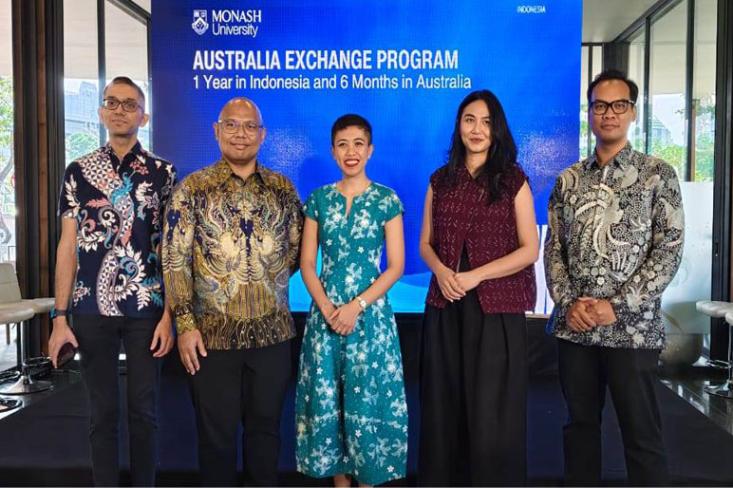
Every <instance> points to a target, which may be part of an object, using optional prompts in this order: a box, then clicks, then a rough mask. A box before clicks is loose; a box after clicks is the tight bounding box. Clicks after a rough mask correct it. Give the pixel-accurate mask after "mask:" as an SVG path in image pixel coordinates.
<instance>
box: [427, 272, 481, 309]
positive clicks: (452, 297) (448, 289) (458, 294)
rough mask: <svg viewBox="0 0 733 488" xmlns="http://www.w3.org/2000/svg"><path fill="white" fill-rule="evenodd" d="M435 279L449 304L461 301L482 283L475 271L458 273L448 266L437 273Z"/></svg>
mask: <svg viewBox="0 0 733 488" xmlns="http://www.w3.org/2000/svg"><path fill="white" fill-rule="evenodd" d="M435 278H436V279H437V280H438V287H440V292H441V293H442V294H443V296H444V297H445V298H446V300H448V301H449V302H454V301H456V300H460V299H461V298H463V297H464V296H466V293H468V292H469V291H471V290H473V289H474V288H476V287H477V286H478V285H479V283H481V278H480V277H479V276H478V275H477V273H476V271H475V270H471V271H462V272H458V273H457V272H455V271H453V270H452V269H450V268H448V267H446V266H443V267H442V268H441V269H440V270H438V271H436V272H435Z"/></svg>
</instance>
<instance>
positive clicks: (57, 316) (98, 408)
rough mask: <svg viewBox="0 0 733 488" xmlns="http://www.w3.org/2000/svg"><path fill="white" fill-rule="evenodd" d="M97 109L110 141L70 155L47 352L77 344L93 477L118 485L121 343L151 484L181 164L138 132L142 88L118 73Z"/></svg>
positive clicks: (134, 450) (137, 448) (143, 117)
mask: <svg viewBox="0 0 733 488" xmlns="http://www.w3.org/2000/svg"><path fill="white" fill-rule="evenodd" d="M99 118H100V120H101V122H102V123H103V124H104V126H105V127H106V128H107V131H108V133H109V142H108V143H107V144H106V145H104V146H102V147H100V148H99V149H97V150H96V151H93V152H92V153H90V154H87V155H85V156H82V157H80V158H79V159H77V160H76V161H74V162H73V163H71V164H70V165H69V166H68V167H67V168H66V173H65V174H64V183H63V188H62V189H61V197H60V201H59V216H60V217H61V240H60V242H59V246H58V250H57V258H56V279H55V281H56V285H55V288H56V290H55V291H56V307H55V309H54V310H53V311H52V313H51V316H52V319H53V332H52V334H51V338H50V340H49V353H50V355H51V359H52V361H53V363H54V366H57V363H58V357H59V351H60V350H61V347H62V346H63V345H64V344H67V343H71V344H72V345H73V346H75V347H78V348H79V352H80V355H81V371H82V376H83V378H84V383H85V385H86V389H87V392H88V395H89V407H90V428H89V440H90V444H91V453H92V469H93V474H94V483H95V484H96V485H105V486H107V485H112V486H114V485H118V484H119V452H118V451H119V447H118V424H119V382H118V356H119V352H120V344H121V343H122V344H124V348H125V354H126V361H127V405H128V422H129V433H130V472H131V476H132V483H133V485H144V486H151V485H154V484H155V469H156V465H157V441H156V431H157V396H158V383H159V377H160V361H161V359H160V358H162V357H163V356H165V355H166V354H167V353H168V352H169V351H170V350H171V348H172V347H173V333H172V323H171V314H170V312H169V309H168V308H167V307H166V306H165V299H164V296H163V286H162V276H161V265H160V242H161V222H162V217H163V213H164V210H165V205H166V204H167V202H168V198H169V196H170V194H171V189H172V187H173V185H174V183H175V179H176V173H175V169H174V168H173V165H172V164H171V163H169V162H167V161H165V160H163V159H160V158H159V157H158V156H156V155H154V154H152V153H150V152H148V151H146V150H144V149H143V148H142V146H141V145H140V142H139V141H138V139H137V133H138V130H139V128H140V127H143V126H144V125H145V124H146V123H147V121H148V115H147V114H146V113H145V95H144V94H143V92H142V90H141V89H140V87H139V86H137V85H136V84H135V83H134V82H133V81H132V80H130V79H129V78H126V77H117V78H115V79H113V80H112V82H110V84H109V85H107V86H106V87H105V89H104V102H103V104H102V107H100V108H99ZM70 315H73V320H72V321H71V323H72V325H73V328H72V327H70V325H69V320H68V317H69V316H70Z"/></svg>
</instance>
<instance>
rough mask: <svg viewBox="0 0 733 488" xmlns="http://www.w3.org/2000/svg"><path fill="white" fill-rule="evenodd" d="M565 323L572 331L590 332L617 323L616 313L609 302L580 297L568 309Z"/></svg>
mask: <svg viewBox="0 0 733 488" xmlns="http://www.w3.org/2000/svg"><path fill="white" fill-rule="evenodd" d="M565 321H566V322H567V324H568V327H570V330H573V331H575V332H588V331H590V330H592V329H593V328H594V327H598V326H608V325H612V324H614V323H616V312H614V310H613V305H611V302H609V301H608V300H605V299H598V298H593V297H580V298H578V299H577V300H576V301H575V302H573V304H572V305H571V306H570V308H569V309H568V311H567V313H566V314H565Z"/></svg>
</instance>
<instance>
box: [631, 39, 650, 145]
mask: <svg viewBox="0 0 733 488" xmlns="http://www.w3.org/2000/svg"><path fill="white" fill-rule="evenodd" d="M645 45H646V26H644V27H642V28H640V29H639V30H637V31H636V32H635V33H634V34H632V36H631V38H630V39H629V69H628V76H629V78H631V79H632V80H634V81H635V82H636V84H637V85H638V86H639V97H638V98H637V99H636V121H635V122H634V123H632V124H631V127H630V128H629V140H630V141H631V145H632V146H634V148H635V149H636V150H638V151H645V150H646V132H644V117H645V116H646V113H645V111H644V109H645V103H644V102H645V99H646V92H645V88H644V75H645V69H644V59H645Z"/></svg>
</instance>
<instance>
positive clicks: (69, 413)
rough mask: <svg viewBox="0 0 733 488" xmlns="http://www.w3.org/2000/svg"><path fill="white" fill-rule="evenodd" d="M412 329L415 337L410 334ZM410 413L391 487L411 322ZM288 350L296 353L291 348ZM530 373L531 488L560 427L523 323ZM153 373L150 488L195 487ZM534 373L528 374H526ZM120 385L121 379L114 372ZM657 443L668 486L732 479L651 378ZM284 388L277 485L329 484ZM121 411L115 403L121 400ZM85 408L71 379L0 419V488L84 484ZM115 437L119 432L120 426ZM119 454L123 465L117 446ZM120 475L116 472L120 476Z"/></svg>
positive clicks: (178, 391) (184, 399) (550, 381)
mask: <svg viewBox="0 0 733 488" xmlns="http://www.w3.org/2000/svg"><path fill="white" fill-rule="evenodd" d="M416 334H417V335H416ZM400 336H401V340H402V346H403V354H404V357H405V374H406V383H407V393H408V406H409V413H410V425H409V428H410V446H409V447H410V452H409V459H408V472H409V476H408V478H407V479H406V480H402V482H398V483H392V484H393V485H395V486H398V485H413V484H414V482H415V479H414V473H415V466H416V461H417V459H416V446H417V440H418V439H417V435H418V428H417V427H418V425H419V412H418V404H417V381H416V378H417V369H416V368H417V355H416V352H417V351H418V345H419V327H417V326H415V325H409V324H408V325H401V327H400ZM293 354H294V356H295V355H296V354H297V350H294V352H293ZM529 354H530V358H531V364H532V371H533V372H534V373H535V374H533V375H532V380H531V382H530V392H529V405H528V407H529V408H528V424H529V429H528V431H529V432H528V442H527V446H528V453H527V455H528V466H529V467H528V479H529V484H531V485H561V484H562V462H563V461H562V459H563V458H562V425H563V423H564V421H565V415H566V411H565V406H564V404H563V400H562V394H561V392H560V388H559V385H558V382H557V379H556V377H555V375H553V374H552V373H553V367H552V361H553V358H554V356H553V354H554V343H553V342H552V341H551V340H549V339H547V338H545V337H544V336H543V334H542V332H541V329H540V328H539V327H536V326H535V327H532V326H530V350H529ZM169 358H170V359H169V360H168V361H167V362H166V365H165V367H164V373H163V382H162V387H161V400H160V414H161V415H160V429H159V434H160V436H159V438H160V469H159V475H158V484H160V485H166V486H172V485H176V486H191V485H197V484H198V476H197V469H196V464H197V463H196V431H195V425H194V420H193V407H192V404H191V400H190V397H189V394H188V384H187V379H186V377H185V374H184V372H183V369H182V368H181V367H180V365H179V363H178V360H177V356H170V357H169ZM538 372H539V373H541V374H536V373H538ZM121 378H122V380H121V383H122V385H123V387H124V376H122V377H121ZM658 394H659V400H660V406H661V412H662V417H663V422H664V427H665V443H666V446H667V450H668V455H669V463H670V470H671V475H672V479H671V482H672V483H673V484H675V485H724V486H730V485H733V463H731V460H733V436H731V435H729V434H728V433H727V432H725V431H724V430H722V429H721V428H719V427H718V426H717V425H715V424H714V423H713V422H712V421H710V420H708V419H707V417H705V416H704V415H702V414H701V413H699V412H698V411H697V410H695V409H694V408H693V407H692V406H690V405H688V404H687V403H686V402H685V401H684V400H682V399H681V398H679V397H678V396H677V395H676V394H674V393H673V392H672V391H670V390H669V389H667V388H666V387H665V386H664V385H662V384H661V383H660V384H659V385H658ZM293 402H294V391H293V389H292V388H291V391H290V392H289V395H288V398H287V400H286V407H285V409H284V412H283V421H282V441H283V445H282V449H281V455H280V472H281V477H280V481H281V483H282V484H284V485H291V486H293V485H300V486H302V485H307V486H318V485H330V481H329V480H315V479H311V478H307V477H305V476H302V475H300V474H298V473H296V472H295V458H294V425H293ZM608 403H609V405H608V407H607V409H606V412H605V413H604V418H605V421H604V483H605V484H608V485H622V484H624V480H625V476H626V474H625V470H624V461H623V450H622V447H621V438H620V433H619V431H618V424H617V423H616V420H615V413H614V412H613V406H612V405H611V402H610V400H609V402H608ZM123 409H124V403H123ZM87 414H88V409H87V406H86V398H85V395H84V388H83V386H82V384H81V383H77V384H73V385H71V386H67V387H65V388H63V389H60V390H59V391H57V392H55V393H54V394H53V395H51V396H50V397H49V398H47V399H45V400H42V401H39V402H37V403H34V404H33V405H31V406H29V407H28V408H25V409H23V410H22V411H20V412H18V413H16V414H14V415H11V416H9V417H7V418H5V419H3V420H0V485H2V486H12V485H23V486H29V485H34V486H37V485H53V486H60V485H63V486H79V485H89V484H90V483H91V471H90V465H89V448H88V444H87V431H88V424H87V423H88V419H87ZM121 432H122V438H123V439H124V438H125V437H126V428H125V426H124V422H123V425H122V428H121ZM123 443H124V445H123V448H122V451H121V454H122V463H123V466H126V465H127V454H126V451H127V447H126V446H127V444H126V442H125V441H123ZM127 479H128V476H127V473H126V472H124V469H123V478H122V482H123V483H125V482H126V481H127Z"/></svg>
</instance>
